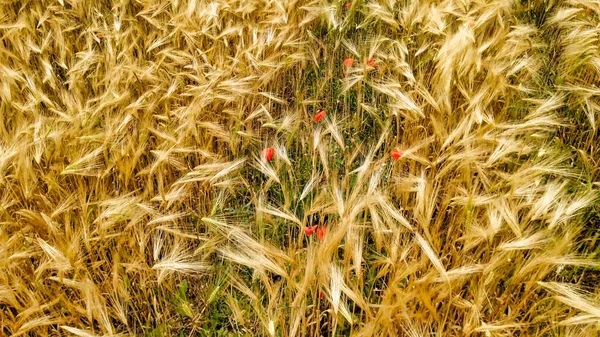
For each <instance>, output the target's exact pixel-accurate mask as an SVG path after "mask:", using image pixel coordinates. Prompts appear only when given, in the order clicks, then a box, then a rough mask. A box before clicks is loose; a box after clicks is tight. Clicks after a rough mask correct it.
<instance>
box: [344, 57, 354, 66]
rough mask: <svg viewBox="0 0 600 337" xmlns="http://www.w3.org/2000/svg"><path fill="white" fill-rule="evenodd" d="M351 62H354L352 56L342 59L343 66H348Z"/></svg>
mask: <svg viewBox="0 0 600 337" xmlns="http://www.w3.org/2000/svg"><path fill="white" fill-rule="evenodd" d="M353 63H354V59H353V58H347V59H345V60H344V66H345V67H350V66H351V65H352V64H353Z"/></svg>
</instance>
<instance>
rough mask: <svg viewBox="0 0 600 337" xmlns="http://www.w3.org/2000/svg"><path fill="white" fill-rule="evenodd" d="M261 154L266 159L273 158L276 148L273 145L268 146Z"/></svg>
mask: <svg viewBox="0 0 600 337" xmlns="http://www.w3.org/2000/svg"><path fill="white" fill-rule="evenodd" d="M261 155H262V157H263V158H264V160H265V161H270V160H271V159H273V155H275V149H274V148H272V147H267V148H266V149H264V150H262V153H261Z"/></svg>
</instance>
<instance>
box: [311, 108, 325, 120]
mask: <svg viewBox="0 0 600 337" xmlns="http://www.w3.org/2000/svg"><path fill="white" fill-rule="evenodd" d="M325 115H327V111H325V110H321V111H319V112H318V113H317V114H316V115H315V118H314V121H315V122H318V121H320V120H321V119H323V118H325Z"/></svg>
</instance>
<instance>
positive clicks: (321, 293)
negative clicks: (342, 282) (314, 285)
mask: <svg viewBox="0 0 600 337" xmlns="http://www.w3.org/2000/svg"><path fill="white" fill-rule="evenodd" d="M319 298H320V299H324V298H325V293H324V292H322V291H321V292H319Z"/></svg>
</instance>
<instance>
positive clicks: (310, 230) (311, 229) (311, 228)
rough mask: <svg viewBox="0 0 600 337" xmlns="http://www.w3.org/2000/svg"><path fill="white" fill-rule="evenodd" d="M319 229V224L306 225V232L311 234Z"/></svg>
mask: <svg viewBox="0 0 600 337" xmlns="http://www.w3.org/2000/svg"><path fill="white" fill-rule="evenodd" d="M316 229H317V225H314V226H310V227H308V226H307V227H304V234H306V235H308V236H311V235H312V234H313V233H314V232H315V230H316Z"/></svg>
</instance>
